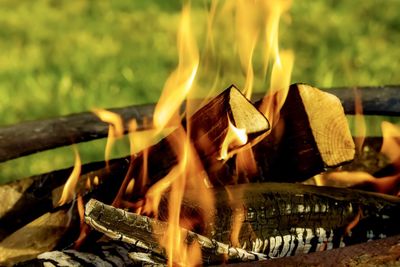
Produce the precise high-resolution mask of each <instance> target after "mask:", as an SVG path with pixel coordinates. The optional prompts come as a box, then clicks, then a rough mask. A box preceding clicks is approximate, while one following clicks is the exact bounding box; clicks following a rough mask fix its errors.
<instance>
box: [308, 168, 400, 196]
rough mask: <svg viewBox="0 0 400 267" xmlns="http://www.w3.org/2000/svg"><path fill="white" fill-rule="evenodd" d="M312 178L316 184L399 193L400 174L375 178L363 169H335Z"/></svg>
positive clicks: (391, 193)
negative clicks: (349, 170) (348, 170)
mask: <svg viewBox="0 0 400 267" xmlns="http://www.w3.org/2000/svg"><path fill="white" fill-rule="evenodd" d="M314 179H315V182H316V185H318V186H325V185H327V186H336V187H353V188H360V189H363V190H368V191H372V192H378V193H382V194H390V195H398V194H399V193H400V174H395V175H391V176H386V177H379V178H376V177H374V176H373V175H371V174H369V173H367V172H363V171H351V172H347V171H337V172H328V173H325V174H323V175H318V176H317V177H314Z"/></svg>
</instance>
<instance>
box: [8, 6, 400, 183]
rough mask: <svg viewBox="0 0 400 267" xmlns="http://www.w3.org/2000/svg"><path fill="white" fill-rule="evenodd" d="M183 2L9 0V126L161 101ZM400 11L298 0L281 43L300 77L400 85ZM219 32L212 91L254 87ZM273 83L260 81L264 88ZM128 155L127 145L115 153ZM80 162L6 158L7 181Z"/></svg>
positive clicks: (88, 153)
mask: <svg viewBox="0 0 400 267" xmlns="http://www.w3.org/2000/svg"><path fill="white" fill-rule="evenodd" d="M181 7H182V5H181V1H163V0H158V1H89V0H87V1H84V0H82V1H66V0H37V1H30V0H19V1H14V0H0V126H2V125H9V124H13V123H18V122H21V121H26V120H33V119H40V118H47V117H54V116H60V115H65V114H70V113H74V112H80V111H87V110H90V109H92V108H94V107H104V108H109V107H121V106H127V105H132V104H139V103H149V102H155V101H157V99H158V96H159V94H160V91H161V89H162V87H163V84H164V81H165V80H166V78H167V77H168V75H169V73H171V71H172V70H173V69H174V68H175V67H176V65H177V61H178V57H177V49H176V32H177V25H178V21H179V16H180V11H181ZM208 7H209V2H208V1H196V2H195V3H193V4H192V15H193V21H192V24H193V28H194V29H195V32H196V36H197V39H198V46H199V48H200V53H202V52H204V50H205V35H206V34H205V33H206V19H207V17H206V13H207V8H208ZM398 10H400V1H398V0H387V1H374V0H368V1H361V0H353V1H335V0H330V1H311V0H301V1H294V3H293V6H292V8H291V10H290V12H289V14H288V15H286V16H284V17H283V18H282V21H281V27H280V45H281V47H283V48H290V49H292V50H293V51H294V53H295V57H296V59H295V64H294V70H293V76H292V81H293V82H306V83H310V84H312V85H315V86H317V87H331V86H353V85H382V84H400V76H399V75H398V74H397V73H398V70H399V69H400V59H399V57H400V48H399V44H400V16H398ZM219 19H221V18H219ZM227 23H228V25H229V21H228V22H227ZM228 35H229V34H227V36H228ZM218 37H219V38H220V39H216V40H215V42H216V43H217V44H221V47H222V49H220V50H217V52H218V53H219V54H218V58H219V61H218V62H216V63H215V65H213V66H209V65H208V67H207V68H205V67H204V68H203V69H202V66H203V65H202V63H200V70H199V71H200V72H201V73H202V76H201V77H202V79H201V83H199V85H198V87H199V88H200V89H201V91H202V92H203V93H204V94H206V92H207V90H208V88H210V87H213V88H219V89H223V88H225V87H227V86H228V85H229V84H231V83H235V84H237V85H238V86H239V87H242V86H243V83H244V76H243V72H242V71H241V70H240V68H239V67H238V64H237V59H236V58H237V56H236V53H235V46H234V45H231V46H222V44H226V43H227V42H228V44H229V41H230V40H228V38H225V37H226V36H224V35H221V36H218ZM204 59H205V57H203V60H204ZM203 63H204V62H203ZM267 84H268V83H267V82H266V81H264V80H262V79H261V80H258V81H257V82H256V84H255V89H256V90H257V91H261V90H265V88H267ZM103 149H104V141H96V142H90V143H87V144H83V145H80V146H79V150H80V152H81V154H82V158H83V161H84V162H88V161H92V160H101V159H102V158H103ZM126 151H127V150H126V142H124V141H123V142H121V143H120V144H119V148H117V149H116V151H115V156H116V155H120V154H123V153H126ZM72 162H73V153H72V150H71V149H70V148H61V149H57V150H55V151H50V152H45V153H40V154H37V155H33V156H29V157H24V158H21V159H18V160H13V161H10V162H6V163H2V164H0V182H6V181H9V180H14V179H17V178H22V177H24V176H28V175H32V174H35V173H40V172H44V171H49V170H52V169H56V168H62V167H66V166H70V165H72Z"/></svg>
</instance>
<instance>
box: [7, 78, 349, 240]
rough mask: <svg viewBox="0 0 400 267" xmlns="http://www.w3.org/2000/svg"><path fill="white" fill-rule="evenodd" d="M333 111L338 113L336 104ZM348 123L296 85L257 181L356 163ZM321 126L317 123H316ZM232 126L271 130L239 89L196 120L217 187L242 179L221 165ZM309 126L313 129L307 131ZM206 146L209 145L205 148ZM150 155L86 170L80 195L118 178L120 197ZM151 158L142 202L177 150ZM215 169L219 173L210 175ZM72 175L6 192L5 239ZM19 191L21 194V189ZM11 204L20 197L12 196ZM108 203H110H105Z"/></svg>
mask: <svg viewBox="0 0 400 267" xmlns="http://www.w3.org/2000/svg"><path fill="white" fill-rule="evenodd" d="M299 88H303V89H299ZM301 92H302V93H301ZM314 98H316V99H318V100H319V102H322V103H327V102H328V104H329V103H330V102H333V107H334V109H333V108H332V110H333V111H332V113H328V115H327V116H328V117H327V118H326V119H327V122H329V123H326V121H323V123H320V122H321V121H319V120H317V119H315V118H311V117H310V116H309V113H311V114H312V112H313V110H314V109H315V107H314V108H313V103H314V102H315V99H314ZM314 104H315V103H314ZM292 105H293V107H292V108H291V106H292ZM329 105H330V106H331V107H332V104H329ZM314 106H315V105H314ZM317 107H318V106H317ZM218 114H219V115H218ZM330 117H335V120H336V121H339V122H340V123H341V124H340V123H337V124H334V123H332V122H330ZM343 117H344V115H343V112H342V109H341V108H340V107H339V106H338V104H337V99H335V98H334V97H333V96H331V95H329V94H325V93H322V92H320V91H317V90H316V89H313V88H304V86H303V87H301V86H300V87H298V86H297V85H293V86H292V87H291V89H290V91H289V95H288V97H287V100H286V103H285V104H284V106H283V109H282V121H284V123H285V125H286V126H285V130H284V133H283V136H282V137H281V138H279V136H278V135H277V131H278V130H276V129H274V130H273V132H272V133H271V134H270V135H269V136H268V138H266V139H265V140H264V141H262V142H261V143H260V144H258V145H257V146H256V156H257V164H258V166H259V168H260V169H261V170H262V172H261V174H260V175H258V176H257V177H259V179H261V180H262V181H271V180H278V179H279V181H281V182H282V181H288V180H293V179H294V180H301V179H302V178H305V177H309V176H311V175H313V174H315V173H318V172H321V171H322V170H323V169H324V168H325V167H326V166H331V165H332V164H339V163H341V161H347V160H350V159H351V153H352V150H351V149H348V150H338V145H339V144H341V145H346V144H348V145H349V147H351V144H350V142H351V140H348V138H347V137H348V136H346V134H347V131H348V127H347V125H343V119H344V118H343ZM229 118H230V119H229ZM322 118H324V117H322ZM315 120H317V121H316V122H315ZM229 122H232V123H233V124H235V125H236V127H238V128H242V129H245V130H246V133H247V135H248V136H249V138H250V140H251V141H255V139H256V138H257V137H259V136H258V135H260V136H263V133H264V132H265V131H267V130H268V122H267V121H266V120H265V118H264V117H263V116H262V115H261V114H260V113H259V112H258V111H257V110H255V108H253V106H252V105H251V104H250V102H248V101H247V100H246V99H245V98H244V97H243V95H241V94H240V93H239V92H238V91H237V90H236V89H234V88H233V87H231V88H229V89H227V90H226V91H224V92H223V93H222V94H221V95H219V96H217V97H216V98H214V99H213V100H212V101H210V102H209V103H208V104H207V105H206V106H204V107H203V108H201V109H200V110H199V111H198V112H196V113H195V114H194V115H193V117H192V118H191V128H193V129H194V130H192V131H191V140H192V142H193V144H194V146H195V147H196V149H197V151H198V152H199V155H200V157H201V158H202V161H203V164H204V165H205V167H206V169H208V171H209V175H211V176H212V179H213V181H214V182H215V183H216V184H226V183H229V181H231V180H232V177H233V176H235V175H237V174H236V173H235V171H236V168H235V166H234V165H233V164H232V165H230V164H224V162H223V161H218V160H217V158H218V157H219V156H220V155H219V153H220V150H221V144H222V143H223V140H224V138H225V136H226V134H227V131H228V128H229V127H228V125H229ZM308 125H309V126H310V127H307V126H308ZM326 125H335V126H334V128H337V129H336V130H335V133H336V134H334V135H333V136H332V135H330V133H331V131H327V130H326V129H324V127H325V126H326ZM315 132H316V133H319V132H322V133H327V134H326V135H323V137H324V138H327V142H328V145H326V144H325V143H324V141H320V140H319V139H318V135H317V136H316V135H315ZM336 135H337V136H345V137H346V138H344V139H343V140H339V142H333V141H332V140H331V139H333V140H336V138H337V137H336ZM277 136H278V137H277ZM316 138H317V139H316ZM316 140H318V142H317V141H316ZM332 143H334V144H335V147H332V146H330V145H329V144H332ZM204 144H206V146H205V147H204V146H203V145H204ZM145 155H146V154H145V153H140V154H139V155H138V156H137V157H136V158H135V159H134V160H133V162H131V158H130V157H128V158H122V159H116V160H113V161H111V162H110V169H109V170H108V169H107V168H105V163H94V164H87V165H84V166H83V168H82V174H83V175H82V176H81V178H80V180H79V181H80V182H79V183H78V188H77V192H78V193H79V194H81V195H85V193H86V191H90V190H88V189H86V182H87V181H88V180H89V181H90V184H92V185H93V184H95V183H94V180H95V178H96V177H97V178H98V179H97V180H98V181H100V183H104V182H105V181H108V178H109V177H112V179H111V181H108V182H107V183H105V185H104V186H102V187H101V188H103V189H104V188H107V190H109V193H107V194H104V195H106V196H110V195H114V194H113V192H116V191H115V190H118V188H119V185H120V183H121V181H122V179H123V177H124V176H125V174H126V172H127V170H128V166H130V165H131V166H132V168H131V170H130V173H129V174H128V175H130V176H133V177H135V178H138V177H141V176H142V171H143V169H142V167H143V166H144V165H143V163H144V160H145ZM147 156H148V158H147V161H148V162H149V163H150V166H149V167H148V168H147V169H148V180H147V185H146V186H145V187H144V188H138V187H139V185H140V183H136V185H137V187H136V191H135V194H136V196H137V197H138V196H143V194H144V192H145V191H146V188H147V187H148V186H150V185H151V184H153V183H154V182H156V181H157V180H159V179H160V178H162V177H164V176H165V175H166V174H167V173H168V171H169V170H170V169H171V168H172V166H174V165H175V164H176V155H175V154H174V152H173V149H171V147H170V144H169V142H168V139H163V140H162V141H160V142H159V143H158V144H156V145H154V146H152V147H151V148H150V149H149V153H148V155H147ZM331 159H333V160H331ZM231 162H232V161H231ZM332 162H333V163H332ZM215 166H217V171H215V168H216V167H215ZM211 168H214V170H212V171H210V169H211ZM71 171H72V170H71V169H66V170H61V171H56V172H51V173H48V174H44V175H40V176H37V177H33V178H31V180H32V181H31V182H29V181H27V183H31V184H30V185H29V187H28V189H26V190H25V189H24V190H20V192H14V191H10V190H5V192H6V193H7V194H14V193H16V194H17V195H18V196H20V198H19V199H18V201H16V202H15V203H14V204H13V205H9V207H8V208H7V210H6V211H4V212H3V215H2V216H1V219H0V225H1V226H2V227H1V228H2V229H7V232H6V233H4V234H3V236H6V235H7V234H9V233H11V232H12V231H14V230H16V229H18V228H19V227H21V226H22V225H24V224H25V223H27V222H29V221H30V220H32V219H34V218H37V217H38V216H40V215H41V214H43V213H45V212H48V211H51V209H52V208H53V207H55V203H57V202H58V200H59V196H60V191H58V193H57V192H56V188H59V187H61V186H62V185H63V184H64V183H65V181H66V179H67V177H68V176H69V174H70V173H71ZM55 177H57V179H55ZM256 180H257V178H256ZM16 187H17V188H20V186H19V184H17V186H16ZM97 195H98V196H99V195H100V194H97ZM7 198H9V199H12V198H14V197H13V196H11V195H10V196H9V197H7ZM102 200H103V201H105V202H106V203H109V202H108V201H106V200H105V199H102ZM22 214H23V216H22Z"/></svg>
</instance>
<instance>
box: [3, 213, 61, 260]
mask: <svg viewBox="0 0 400 267" xmlns="http://www.w3.org/2000/svg"><path fill="white" fill-rule="evenodd" d="M68 217H69V214H68V213H67V212H66V211H62V210H61V211H56V212H54V213H46V214H44V215H43V216H41V217H39V218H38V219H36V220H34V221H32V222H30V223H29V224H27V225H25V226H24V227H22V228H21V229H19V230H18V231H16V232H15V233H13V234H12V235H10V236H8V237H7V238H6V239H4V240H3V241H2V242H1V243H0V265H1V266H9V265H13V264H15V263H17V262H20V261H24V260H27V259H31V258H34V257H36V256H37V255H38V254H40V253H43V252H45V251H49V250H52V249H54V248H55V246H56V245H57V244H58V242H59V241H60V239H61V237H62V236H63V234H64V233H65V232H66V230H67V228H68V221H69V220H68Z"/></svg>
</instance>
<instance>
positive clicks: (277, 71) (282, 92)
mask: <svg viewBox="0 0 400 267" xmlns="http://www.w3.org/2000/svg"><path fill="white" fill-rule="evenodd" d="M293 62H294V54H293V52H292V51H289V50H285V51H282V52H281V53H279V56H278V57H276V59H275V63H274V65H273V67H272V72H271V85H270V91H269V95H268V96H267V97H264V99H263V100H262V103H261V105H260V107H259V110H260V111H261V112H262V113H263V114H264V115H265V116H266V117H267V118H268V120H269V122H270V124H271V125H272V128H273V127H274V126H276V124H277V122H278V120H279V112H280V110H281V108H282V106H283V104H284V103H285V100H286V97H287V95H288V92H289V85H290V76H291V73H292V69H293Z"/></svg>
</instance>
